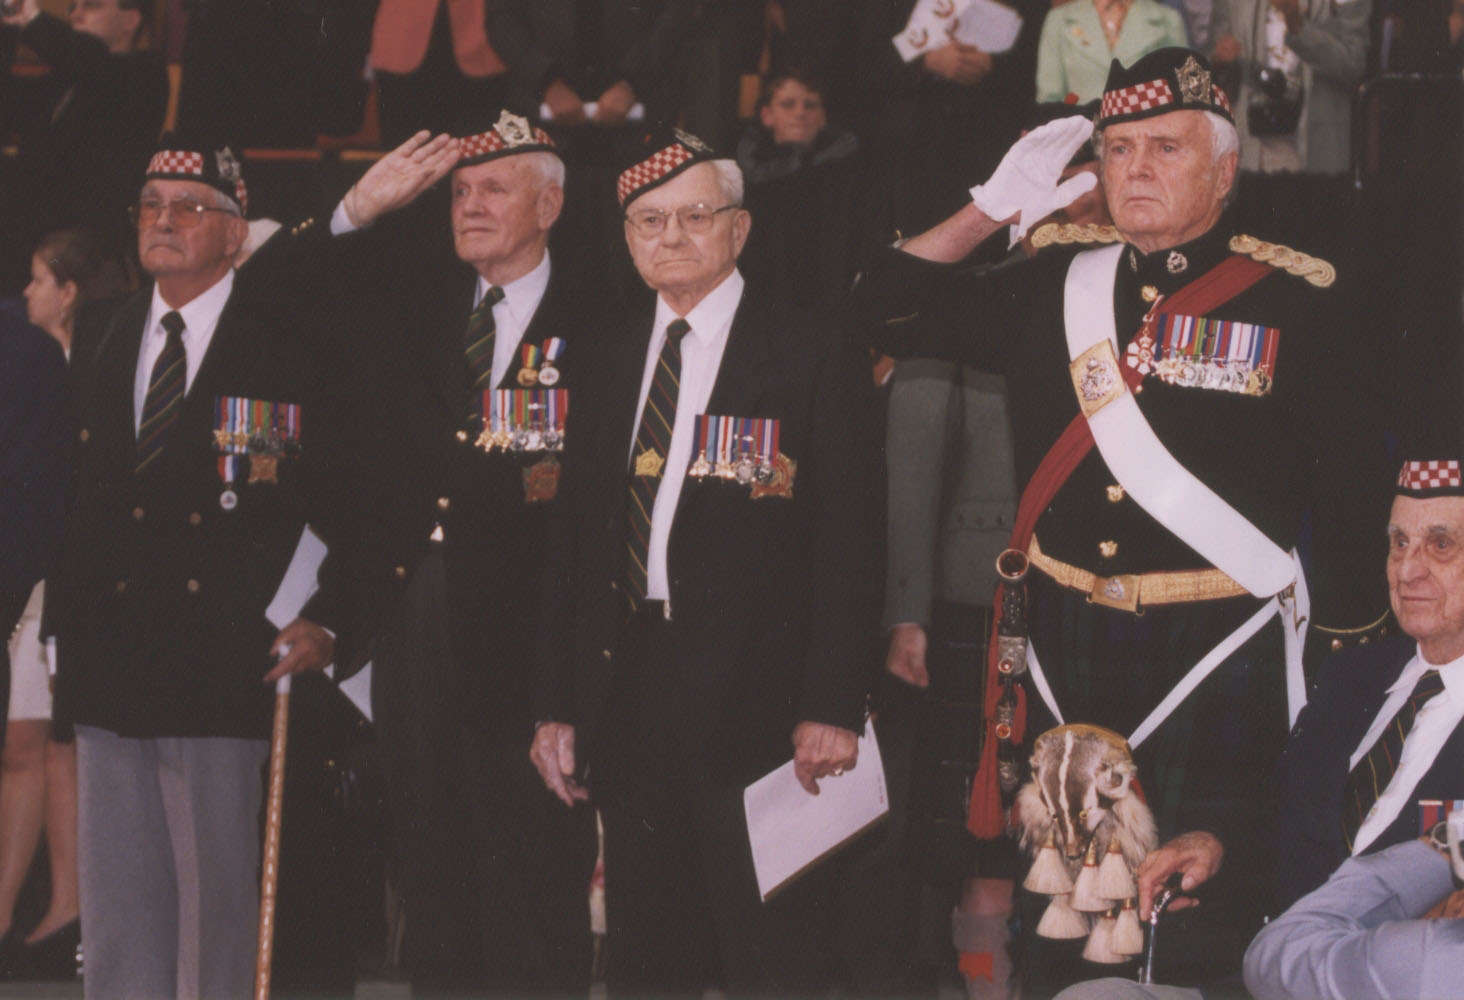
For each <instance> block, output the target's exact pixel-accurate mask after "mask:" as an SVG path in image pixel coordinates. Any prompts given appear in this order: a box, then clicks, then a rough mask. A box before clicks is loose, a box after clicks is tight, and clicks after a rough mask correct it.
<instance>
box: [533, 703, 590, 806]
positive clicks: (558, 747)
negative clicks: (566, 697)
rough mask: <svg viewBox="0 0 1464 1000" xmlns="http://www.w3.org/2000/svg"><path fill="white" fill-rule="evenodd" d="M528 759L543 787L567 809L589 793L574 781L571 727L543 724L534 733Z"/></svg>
mask: <svg viewBox="0 0 1464 1000" xmlns="http://www.w3.org/2000/svg"><path fill="white" fill-rule="evenodd" d="M529 759H530V760H531V761H533V762H534V769H535V770H537V771H538V772H539V777H540V778H542V779H543V781H544V787H545V788H547V789H549V791H551V792H553V793H554V794H555V795H556V796H558V798H559V801H561V802H563V803H564V804H565V805H567V806H572V805H574V804H575V803H576V802H582V801H584V800H585V799H587V798H589V797H590V793H589V790H588V789H586V788H585V787H584V786H583V785H581V784H580V783H579V782H577V781H575V780H574V727H573V726H570V725H566V724H565V723H563V722H546V723H544V724H543V725H542V726H540V727H539V728H538V729H537V730H535V731H534V742H533V743H531V744H530V745H529Z"/></svg>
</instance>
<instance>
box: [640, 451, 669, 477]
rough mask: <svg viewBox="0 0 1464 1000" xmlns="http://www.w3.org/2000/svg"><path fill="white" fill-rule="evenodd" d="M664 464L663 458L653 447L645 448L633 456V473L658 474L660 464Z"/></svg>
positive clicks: (643, 474)
mask: <svg viewBox="0 0 1464 1000" xmlns="http://www.w3.org/2000/svg"><path fill="white" fill-rule="evenodd" d="M665 464H666V460H665V459H664V458H662V457H661V456H660V455H659V454H657V453H656V452H655V451H654V450H653V449H647V450H645V451H643V452H641V453H640V454H639V455H637V456H636V457H635V474H636V475H637V476H659V475H660V474H661V466H663V465H665Z"/></svg>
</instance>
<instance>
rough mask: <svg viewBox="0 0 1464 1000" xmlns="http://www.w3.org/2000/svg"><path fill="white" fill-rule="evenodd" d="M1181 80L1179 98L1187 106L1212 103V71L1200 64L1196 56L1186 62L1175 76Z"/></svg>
mask: <svg viewBox="0 0 1464 1000" xmlns="http://www.w3.org/2000/svg"><path fill="white" fill-rule="evenodd" d="M1175 75H1176V77H1177V78H1178V80H1179V97H1180V100H1182V101H1183V102H1184V103H1185V104H1195V103H1200V104H1208V103H1209V101H1210V71H1209V70H1207V69H1205V67H1203V66H1201V65H1200V64H1199V61H1198V60H1197V59H1195V57H1194V56H1190V57H1189V58H1188V59H1186V60H1185V61H1184V65H1182V66H1180V67H1179V70H1178V72H1177V73H1176V74H1175Z"/></svg>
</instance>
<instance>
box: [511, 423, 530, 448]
mask: <svg viewBox="0 0 1464 1000" xmlns="http://www.w3.org/2000/svg"><path fill="white" fill-rule="evenodd" d="M508 446H509V448H510V449H511V450H513V451H523V450H524V449H525V448H527V447H528V446H529V432H528V431H526V430H524V429H523V428H522V427H519V428H515V429H514V431H513V434H512V436H511V438H510V439H509V445H508Z"/></svg>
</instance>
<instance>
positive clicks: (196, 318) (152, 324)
mask: <svg viewBox="0 0 1464 1000" xmlns="http://www.w3.org/2000/svg"><path fill="white" fill-rule="evenodd" d="M233 289H234V269H233V268H229V270H227V271H225V272H224V276H223V277H222V278H220V279H219V280H218V281H215V282H214V283H213V284H212V285H210V286H209V287H208V290H207V291H205V292H203V294H201V295H195V296H194V297H193V298H192V299H190V300H189V301H188V302H187V303H185V304H184V305H182V306H180V307H179V308H177V309H174V308H173V307H172V306H170V305H168V303H167V302H165V301H164V300H163V293H162V292H160V291H158V286H157V285H156V284H154V285H153V294H152V309H151V311H150V312H149V313H148V317H149V325H148V332H149V333H150V334H152V335H154V336H157V337H164V336H167V334H166V333H165V332H164V330H163V315H164V314H165V313H169V312H176V313H177V314H178V315H179V316H182V317H183V334H184V340H185V342H187V341H188V340H189V339H191V338H189V337H188V334H189V332H190V331H191V332H192V333H193V334H195V336H198V335H203V334H205V333H206V334H207V335H208V336H210V337H211V336H212V334H213V328H214V327H215V326H217V325H218V322H219V316H221V315H222V314H223V311H224V304H225V303H226V302H228V301H229V293H230V292H231V291H233Z"/></svg>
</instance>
